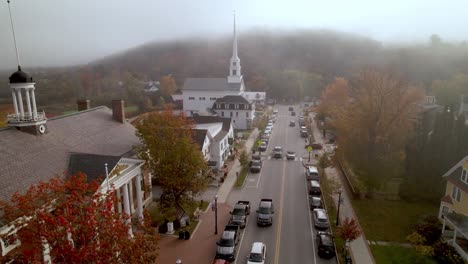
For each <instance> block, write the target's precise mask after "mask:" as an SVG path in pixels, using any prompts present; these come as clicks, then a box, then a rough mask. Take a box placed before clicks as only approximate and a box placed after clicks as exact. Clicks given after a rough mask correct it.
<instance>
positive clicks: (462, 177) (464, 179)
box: [461, 169, 468, 184]
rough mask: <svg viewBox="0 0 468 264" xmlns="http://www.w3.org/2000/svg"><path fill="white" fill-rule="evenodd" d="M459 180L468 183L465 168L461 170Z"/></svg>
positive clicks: (467, 173)
mask: <svg viewBox="0 0 468 264" xmlns="http://www.w3.org/2000/svg"><path fill="white" fill-rule="evenodd" d="M461 180H462V182H464V183H466V184H468V172H467V171H466V170H465V169H463V170H462V176H461Z"/></svg>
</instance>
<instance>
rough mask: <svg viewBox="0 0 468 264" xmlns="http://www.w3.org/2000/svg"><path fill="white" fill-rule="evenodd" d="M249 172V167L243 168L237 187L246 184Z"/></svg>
mask: <svg viewBox="0 0 468 264" xmlns="http://www.w3.org/2000/svg"><path fill="white" fill-rule="evenodd" d="M248 172H249V169H248V168H247V167H246V168H242V170H241V172H240V174H239V178H237V181H236V185H235V187H237V188H239V187H242V185H244V181H245V178H246V177H247V174H248Z"/></svg>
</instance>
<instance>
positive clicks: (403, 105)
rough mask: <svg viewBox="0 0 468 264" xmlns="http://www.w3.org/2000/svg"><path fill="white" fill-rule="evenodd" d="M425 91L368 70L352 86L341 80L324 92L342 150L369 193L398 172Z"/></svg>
mask: <svg viewBox="0 0 468 264" xmlns="http://www.w3.org/2000/svg"><path fill="white" fill-rule="evenodd" d="M422 98H423V92H422V91H421V89H418V88H416V87H413V86H411V85H409V84H407V83H405V82H404V81H402V80H399V79H398V78H395V76H392V75H391V74H389V73H385V72H380V71H377V70H373V69H368V70H364V71H363V72H361V74H360V76H359V77H358V78H357V80H355V81H354V82H353V83H352V85H349V84H348V83H347V82H346V80H344V79H337V80H335V82H334V83H333V84H332V85H330V86H329V87H328V88H327V90H325V92H324V94H323V102H324V103H325V105H324V106H323V109H324V110H323V111H324V112H326V113H328V114H329V115H330V117H331V119H332V124H333V127H334V128H335V129H336V131H337V134H338V142H339V146H340V147H339V153H340V154H343V155H344V157H345V158H346V160H347V161H349V162H350V164H351V165H352V166H353V168H354V169H355V170H356V171H357V172H358V175H360V176H362V177H361V180H362V182H363V183H364V185H365V186H364V187H366V188H367V190H369V191H373V190H377V189H380V188H382V187H383V185H384V184H385V183H386V181H387V180H388V179H389V178H392V177H395V176H399V175H400V174H401V173H402V169H403V168H402V164H404V159H405V156H404V146H405V144H406V142H407V140H408V139H409V137H410V136H411V132H412V130H413V127H414V125H415V121H416V117H417V114H418V111H419V108H418V103H419V102H421V101H422Z"/></svg>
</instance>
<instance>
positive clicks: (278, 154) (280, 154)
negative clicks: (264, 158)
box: [273, 146, 283, 159]
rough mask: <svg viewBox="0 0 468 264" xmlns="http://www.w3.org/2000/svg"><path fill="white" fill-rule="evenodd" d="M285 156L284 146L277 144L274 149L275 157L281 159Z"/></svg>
mask: <svg viewBox="0 0 468 264" xmlns="http://www.w3.org/2000/svg"><path fill="white" fill-rule="evenodd" d="M282 157H283V148H282V147H280V146H275V148H274V149H273V158H276V159H280V158H282Z"/></svg>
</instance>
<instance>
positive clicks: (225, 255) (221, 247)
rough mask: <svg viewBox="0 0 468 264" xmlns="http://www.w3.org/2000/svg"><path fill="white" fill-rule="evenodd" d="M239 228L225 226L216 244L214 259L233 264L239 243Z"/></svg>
mask: <svg viewBox="0 0 468 264" xmlns="http://www.w3.org/2000/svg"><path fill="white" fill-rule="evenodd" d="M239 235H240V228H239V226H236V225H227V226H226V227H225V228H224V231H223V235H222V236H221V239H220V240H219V241H218V242H216V245H218V247H217V249H216V258H217V259H224V260H227V261H229V262H233V261H234V260H235V259H236V247H237V244H238V243H239Z"/></svg>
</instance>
